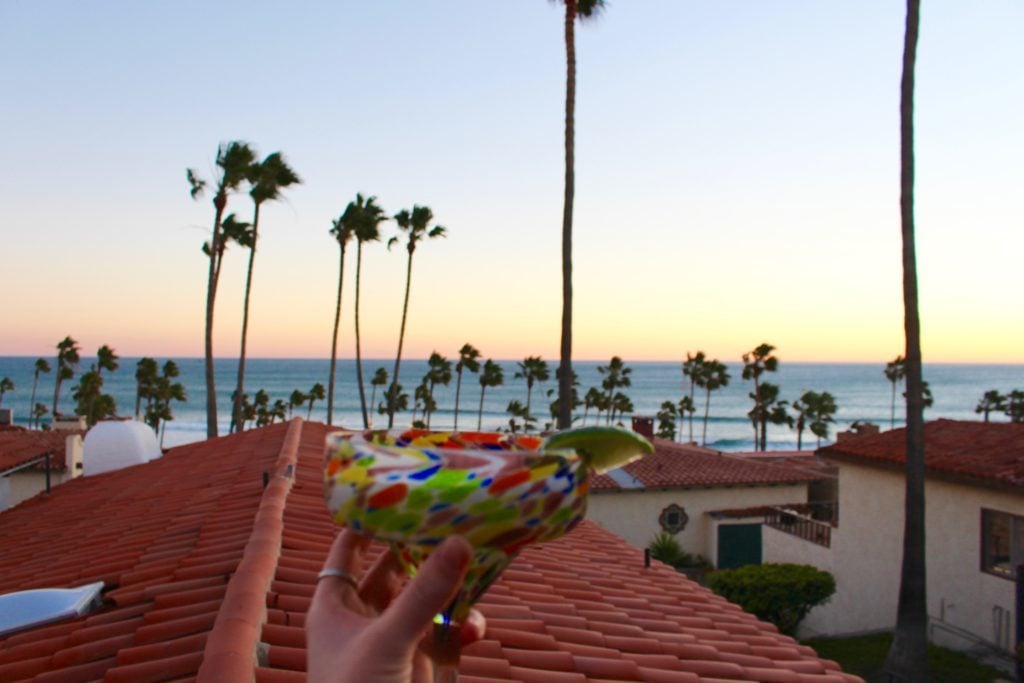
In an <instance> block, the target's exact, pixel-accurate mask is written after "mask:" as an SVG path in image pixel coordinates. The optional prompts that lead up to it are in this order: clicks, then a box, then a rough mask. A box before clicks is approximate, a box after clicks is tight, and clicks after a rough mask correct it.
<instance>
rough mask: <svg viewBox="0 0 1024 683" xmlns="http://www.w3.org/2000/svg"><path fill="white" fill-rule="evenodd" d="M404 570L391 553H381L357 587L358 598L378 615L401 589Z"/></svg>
mask: <svg viewBox="0 0 1024 683" xmlns="http://www.w3.org/2000/svg"><path fill="white" fill-rule="evenodd" d="M404 577H405V570H404V569H403V568H402V563H401V562H399V560H398V557H397V556H395V554H394V553H393V552H383V553H381V554H380V556H379V557H378V558H377V561H376V562H374V563H373V566H372V567H370V571H368V572H367V573H366V576H365V577H364V578H363V580H362V583H361V584H360V586H359V597H361V598H362V600H363V602H364V603H366V604H367V605H369V606H370V607H371V608H372V609H373V610H374V612H376V613H377V614H380V613H381V612H383V611H384V610H385V609H387V606H388V605H390V604H391V598H393V597H394V596H395V594H396V593H398V591H399V589H400V588H401V587H402V581H403V579H404Z"/></svg>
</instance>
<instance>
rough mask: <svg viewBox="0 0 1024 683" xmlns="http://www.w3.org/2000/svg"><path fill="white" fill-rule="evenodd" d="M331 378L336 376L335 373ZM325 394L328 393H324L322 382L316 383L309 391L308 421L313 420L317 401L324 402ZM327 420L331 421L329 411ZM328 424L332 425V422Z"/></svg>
mask: <svg viewBox="0 0 1024 683" xmlns="http://www.w3.org/2000/svg"><path fill="white" fill-rule="evenodd" d="M331 376H332V377H333V376H334V373H333V372H332V373H331ZM325 393H326V392H325V391H324V385H323V384H320V382H317V383H315V384H314V385H313V387H312V388H311V389H310V390H309V407H308V408H307V410H306V419H307V420H309V419H312V417H313V404H314V403H316V402H317V401H322V400H324V395H325ZM327 419H328V420H330V411H328V416H327ZM327 424H330V422H329V421H328V423H327Z"/></svg>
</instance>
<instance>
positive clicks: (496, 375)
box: [476, 358, 505, 431]
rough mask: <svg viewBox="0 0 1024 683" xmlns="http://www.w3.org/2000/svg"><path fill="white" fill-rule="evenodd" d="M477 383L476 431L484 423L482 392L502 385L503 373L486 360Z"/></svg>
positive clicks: (489, 360) (498, 367) (491, 361)
mask: <svg viewBox="0 0 1024 683" xmlns="http://www.w3.org/2000/svg"><path fill="white" fill-rule="evenodd" d="M478 381H479V382H480V410H479V412H478V413H477V418H476V429H477V431H480V429H481V428H482V427H483V422H484V392H486V391H487V387H500V386H501V385H502V384H504V383H505V371H504V370H502V368H501V366H500V365H498V364H497V363H495V362H494V361H493V360H491V359H490V358H488V359H487V360H486V361H484V365H483V368H482V369H481V371H480V377H479V380H478Z"/></svg>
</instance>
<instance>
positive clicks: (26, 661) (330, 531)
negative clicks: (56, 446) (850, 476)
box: [0, 420, 857, 683]
mask: <svg viewBox="0 0 1024 683" xmlns="http://www.w3.org/2000/svg"><path fill="white" fill-rule="evenodd" d="M327 430H328V428H327V427H326V426H325V425H321V424H315V423H304V422H302V421H301V420H295V421H293V422H291V423H289V424H288V425H275V426H272V427H268V428H265V429H260V430H253V431H250V432H245V433H242V434H238V435H233V436H229V437H224V438H222V439H217V440H213V441H208V442H203V443H199V444H189V445H188V446H181V447H178V448H174V449H171V450H170V451H169V452H168V454H167V455H166V456H165V457H163V458H160V459H158V460H156V461H153V462H151V463H148V464H146V465H140V466H136V467H131V468H126V469H124V470H120V471H117V472H111V473H107V474H103V475H98V476H95V477H90V478H89V479H86V480H75V481H73V482H70V483H68V484H66V485H64V486H62V487H61V488H60V489H59V490H58V491H56V492H55V493H54V494H52V495H51V496H50V497H49V499H47V500H45V501H36V500H33V501H28V502H27V503H26V504H23V505H21V506H19V507H17V508H15V509H13V510H10V511H7V512H5V513H2V514H0V547H3V548H5V550H6V549H8V548H11V549H12V550H11V552H9V553H7V552H5V554H4V555H3V557H0V592H7V591H13V590H22V589H26V588H35V587H41V586H44V585H51V586H53V585H62V586H70V585H79V584H82V583H87V582H90V581H93V580H97V579H98V578H102V579H103V580H105V581H108V582H109V586H108V589H107V591H106V593H105V595H104V599H105V606H104V608H103V609H102V610H100V611H99V612H97V613H95V614H92V615H89V616H87V617H83V618H79V619H76V620H73V621H69V622H64V623H60V624H52V625H50V626H45V627H41V628H37V629H33V630H30V631H26V632H23V633H17V634H13V635H11V636H8V637H7V638H0V680H4V681H8V680H11V681H18V680H26V679H32V678H33V677H35V680H36V681H49V682H50V683H60V682H70V681H76V682H79V681H94V680H100V679H103V680H106V681H133V682H134V681H148V680H168V679H172V680H178V681H180V682H182V683H184V682H185V681H194V680H197V681H207V680H214V679H220V680H238V679H239V678H241V679H248V680H255V681H257V683H292V682H298V681H302V680H304V674H303V672H302V670H303V669H304V668H305V633H304V631H303V629H302V627H303V623H304V621H305V612H306V610H307V609H308V607H309V600H310V596H311V595H312V591H313V588H314V585H315V581H316V574H317V572H318V571H319V569H320V567H321V566H322V563H323V560H324V557H325V555H326V553H327V550H328V547H329V545H330V542H331V539H332V538H333V536H334V535H335V534H336V533H337V528H336V527H335V526H334V524H333V523H332V522H331V520H330V518H329V516H328V515H327V514H326V513H325V510H324V506H323V501H322V493H321V483H320V480H321V474H320V467H321V465H320V463H321V460H322V451H323V441H324V436H325V435H326V433H327ZM702 457H708V456H702ZM710 457H712V458H715V459H717V460H716V462H718V461H720V462H722V463H724V462H727V461H728V462H729V464H727V465H726V467H727V468H734V467H737V466H736V465H734V464H733V463H732V462H731V461H729V459H728V458H726V460H721V458H722V456H710ZM750 466H752V465H750V464H749V463H740V464H739V467H741V468H742V467H750ZM753 466H756V467H768V468H771V466H770V465H756V464H755V465H753ZM734 471H736V472H738V471H740V470H739V469H736V470H734ZM264 472H268V473H270V482H269V485H268V486H267V487H266V488H264V486H263V482H262V480H263V473H264ZM702 476H705V475H702ZM758 476H760V477H761V482H763V481H765V477H768V478H771V476H775V477H776V478H777V477H778V475H777V474H775V471H774V470H772V475H768V474H765V473H764V472H762V473H761V474H760V475H758ZM786 476H788V475H786ZM755 478H756V477H755ZM783 478H784V477H783ZM705 480H710V475H708V476H707V477H705ZM731 481H732V483H733V484H736V483H737V481H738V479H737V478H736V477H734V478H733V479H732V480H731ZM68 520H73V521H72V522H68ZM381 551H382V549H381V548H380V547H379V546H374V547H372V548H371V551H370V552H369V553H368V555H369V556H368V557H367V558H365V561H366V562H367V564H369V563H371V562H372V561H373V560H374V559H375V557H376V556H377V554H378V553H379V552H381ZM479 607H480V610H481V611H482V612H483V613H484V614H485V615H486V616H487V617H488V620H489V630H488V633H487V637H486V639H485V640H483V641H481V642H479V643H475V644H473V645H471V646H468V647H467V648H466V649H465V652H464V653H463V657H462V661H461V666H460V669H461V672H462V676H461V679H460V680H462V681H464V682H465V683H494V682H495V681H510V680H511V681H522V682H524V683H530V682H532V681H538V682H543V683H563V682H564V683H585V682H586V681H601V680H609V681H610V680H615V681H631V680H632V681H653V682H656V683H660V682H663V681H671V682H672V683H709V682H711V681H714V680H733V681H737V680H766V681H769V680H778V681H784V682H786V683H789V682H794V683H800V682H801V681H807V682H808V683H811V682H812V681H821V683H825V682H826V681H829V682H831V681H833V680H836V681H839V680H857V679H856V678H854V677H846V678H844V676H845V675H840V674H838V673H837V672H836V671H835V664H834V663H833V662H826V661H823V660H820V659H818V658H817V657H816V656H815V655H814V654H813V652H809V651H807V650H806V649H805V648H802V647H800V646H798V645H797V644H796V643H795V642H794V641H792V640H791V639H790V638H788V637H785V636H782V635H780V634H778V633H777V632H776V631H775V629H774V628H773V627H771V626H770V625H767V624H764V623H762V622H759V621H757V620H756V619H755V618H754V617H752V616H749V615H747V614H744V613H743V612H742V611H741V610H739V609H738V608H737V607H735V606H734V605H731V604H730V603H728V602H726V601H724V600H722V599H721V598H718V597H717V596H714V595H712V594H711V593H709V592H708V591H706V590H705V589H703V588H701V587H699V586H698V585H696V584H694V583H692V582H690V581H689V580H687V579H686V578H685V577H683V576H682V575H680V574H678V573H676V572H674V571H672V570H670V569H668V568H666V567H663V566H660V565H658V566H655V567H652V568H649V569H645V568H644V565H643V555H642V553H641V551H638V550H636V549H635V548H632V547H630V546H628V545H627V544H626V543H625V542H624V541H623V540H621V539H619V538H617V537H615V536H613V535H612V534H610V533H608V532H606V531H604V530H602V529H600V528H599V527H597V526H596V525H592V524H589V523H584V524H582V525H580V526H579V527H578V528H577V529H576V530H575V531H574V532H573V533H572V534H570V535H569V536H567V537H565V538H563V539H560V540H559V541H557V542H554V543H546V544H543V545H539V546H535V547H531V548H528V549H527V550H526V551H524V552H523V553H522V555H521V556H520V557H519V558H518V559H517V560H516V562H514V563H513V565H512V566H511V567H510V568H509V570H508V571H507V572H506V573H505V575H504V577H503V578H502V579H500V580H499V581H498V582H497V583H496V584H495V586H494V587H493V588H492V589H491V591H490V592H489V593H488V594H487V595H486V596H485V597H484V599H483V600H482V602H481V604H480V606H479ZM257 652H261V653H262V655H261V659H260V660H259V661H260V662H261V663H260V664H256V663H255V662H256V661H257Z"/></svg>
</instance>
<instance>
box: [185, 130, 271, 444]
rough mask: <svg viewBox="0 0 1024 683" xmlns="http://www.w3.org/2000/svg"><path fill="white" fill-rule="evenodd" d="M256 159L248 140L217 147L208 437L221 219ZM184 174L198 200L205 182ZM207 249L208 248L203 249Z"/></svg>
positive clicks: (212, 415)
mask: <svg viewBox="0 0 1024 683" xmlns="http://www.w3.org/2000/svg"><path fill="white" fill-rule="evenodd" d="M255 160H256V154H255V152H253V150H252V148H251V147H249V145H248V144H247V143H244V142H239V141H232V142H228V143H224V144H221V145H220V146H219V147H218V148H217V166H218V167H220V170H221V173H220V178H219V179H218V180H217V189H216V192H215V193H214V195H213V208H214V214H213V230H212V231H211V233H210V242H209V248H208V251H207V256H208V257H209V259H210V268H209V274H208V275H207V280H206V327H205V334H204V360H205V367H204V370H205V375H206V438H208V439H212V438H214V437H215V436H217V388H216V385H215V384H214V368H213V309H214V301H215V300H216V298H217V284H218V278H219V277H220V255H222V254H223V253H224V250H223V247H222V246H221V240H222V236H221V218H222V217H223V216H224V209H225V207H227V204H228V194H230V193H231V192H234V191H235V190H237V189H238V186H239V185H241V184H242V182H244V181H245V180H246V178H247V177H248V174H249V168H250V167H251V166H252V163H253V161H255ZM185 176H186V178H187V179H188V182H189V185H190V187H191V192H190V194H191V195H192V198H193V199H198V198H199V197H200V196H202V194H203V190H204V188H205V187H206V181H205V180H201V179H200V178H199V176H197V175H196V173H195V171H193V170H192V169H187V170H186V172H185ZM204 251H206V250H204Z"/></svg>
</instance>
